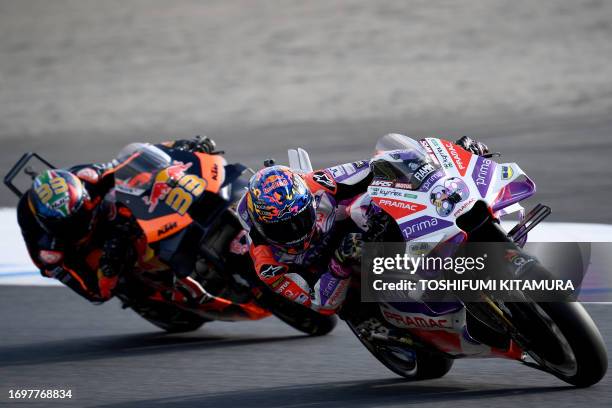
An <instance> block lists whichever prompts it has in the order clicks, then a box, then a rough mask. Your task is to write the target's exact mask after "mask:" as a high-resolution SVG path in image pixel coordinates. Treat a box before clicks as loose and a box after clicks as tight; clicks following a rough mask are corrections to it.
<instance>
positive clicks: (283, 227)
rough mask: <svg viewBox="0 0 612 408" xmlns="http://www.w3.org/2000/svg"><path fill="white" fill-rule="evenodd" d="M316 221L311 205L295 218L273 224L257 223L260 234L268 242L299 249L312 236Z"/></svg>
mask: <svg viewBox="0 0 612 408" xmlns="http://www.w3.org/2000/svg"><path fill="white" fill-rule="evenodd" d="M315 220H316V214H315V208H314V205H313V203H311V204H309V205H307V206H305V207H304V208H303V209H302V211H301V212H299V213H298V214H296V215H295V216H293V217H291V218H289V219H286V220H283V221H278V222H273V223H259V225H258V227H259V230H260V232H261V233H262V234H263V236H264V237H266V238H267V239H268V240H269V241H271V242H273V243H275V244H278V245H282V246H287V247H301V246H303V244H304V243H305V242H307V241H308V239H309V238H310V237H311V236H312V232H313V230H314V226H315Z"/></svg>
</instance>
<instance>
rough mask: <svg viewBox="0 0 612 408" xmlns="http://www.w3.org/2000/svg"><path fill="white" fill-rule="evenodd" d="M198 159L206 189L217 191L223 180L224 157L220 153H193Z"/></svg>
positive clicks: (212, 191)
mask: <svg viewBox="0 0 612 408" xmlns="http://www.w3.org/2000/svg"><path fill="white" fill-rule="evenodd" d="M195 155H196V156H197V157H198V159H199V160H200V167H201V168H202V178H203V179H204V180H206V190H207V191H210V192H211V193H218V192H219V190H220V189H221V185H222V184H223V181H224V180H225V163H226V162H225V159H224V158H223V156H221V155H220V154H206V153H195Z"/></svg>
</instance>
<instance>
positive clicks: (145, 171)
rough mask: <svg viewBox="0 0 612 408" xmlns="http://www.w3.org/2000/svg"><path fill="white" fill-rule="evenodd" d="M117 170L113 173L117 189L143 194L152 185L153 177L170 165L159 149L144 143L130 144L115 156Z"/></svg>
mask: <svg viewBox="0 0 612 408" xmlns="http://www.w3.org/2000/svg"><path fill="white" fill-rule="evenodd" d="M117 160H118V161H119V170H117V172H116V173H115V181H116V185H117V189H118V190H120V191H123V192H127V193H131V194H136V193H140V192H144V191H145V190H146V189H148V188H149V187H150V186H151V184H152V183H153V176H154V175H155V174H156V173H157V172H158V171H159V170H162V169H165V168H167V167H169V166H170V165H171V163H172V159H171V158H170V156H169V155H168V154H167V153H165V152H164V151H162V150H161V149H159V148H157V147H155V146H153V145H151V144H146V143H132V144H130V145H127V146H126V147H124V148H123V149H122V150H121V151H120V152H119V154H118V155H117Z"/></svg>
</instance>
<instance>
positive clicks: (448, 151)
mask: <svg viewBox="0 0 612 408" xmlns="http://www.w3.org/2000/svg"><path fill="white" fill-rule="evenodd" d="M376 151H377V152H376V155H375V156H374V157H373V158H372V160H371V161H370V168H371V171H372V172H373V175H374V178H373V181H372V182H371V184H370V186H369V188H368V191H367V193H365V194H363V195H362V196H360V197H358V198H357V199H355V200H354V201H353V202H352V203H351V204H350V206H349V208H348V211H349V213H350V215H351V217H352V218H353V220H354V221H355V222H356V223H357V225H361V226H362V227H364V228H366V229H367V230H368V231H367V232H366V233H365V234H364V236H365V237H366V241H370V242H403V243H406V244H405V246H406V247H409V246H411V245H412V244H413V243H423V244H424V243H446V242H451V243H454V244H457V245H463V243H470V242H483V243H504V244H502V245H505V246H506V247H509V248H510V250H511V251H514V253H515V255H516V256H518V257H523V256H524V257H528V254H526V253H525V252H524V250H523V249H522V247H523V245H524V244H525V241H526V239H527V232H528V231H530V230H531V229H532V228H533V227H534V226H535V225H536V224H538V223H539V222H540V221H541V220H542V219H543V218H545V217H546V216H547V215H548V214H549V213H550V208H548V207H546V206H543V205H541V204H539V205H538V206H536V207H535V208H534V209H533V210H531V211H530V212H529V213H527V214H525V211H524V209H523V207H522V206H521V205H520V204H519V202H520V201H522V200H525V199H526V198H528V197H530V196H532V195H533V194H534V193H535V184H534V183H533V181H532V180H531V179H529V178H528V177H527V176H526V175H525V173H524V172H523V171H522V170H521V168H520V167H519V166H518V165H517V164H515V163H503V164H498V163H496V162H495V161H494V160H493V159H492V157H493V156H494V155H492V154H489V155H486V156H484V157H481V156H477V155H474V154H472V153H470V152H468V151H466V150H464V149H462V148H461V147H459V146H457V145H455V144H454V143H452V142H449V141H446V140H442V139H437V138H426V139H422V140H420V141H415V140H413V139H410V138H408V137H406V136H403V135H399V134H389V135H386V136H384V137H383V138H381V139H380V140H379V142H378V144H377V146H376ZM299 152H300V154H301V156H304V155H305V156H306V159H307V155H306V154H305V152H303V151H299ZM293 155H294V160H293V161H294V162H299V160H297V161H296V160H295V157H296V156H299V155H298V154H297V153H296V152H295V151H294V153H293ZM290 159H291V153H290ZM301 159H302V161H304V160H303V157H301ZM290 161H291V160H290ZM510 213H518V214H519V217H518V219H519V221H518V223H517V225H516V226H515V227H514V228H512V229H511V230H510V231H509V232H506V231H504V230H503V229H502V228H501V226H500V223H499V219H500V218H501V217H502V216H504V215H507V214H510ZM401 245H404V244H401ZM464 246H465V245H464ZM539 272H540V273H541V272H542V268H539ZM361 283H362V284H363V282H361ZM481 295H482V298H481V299H480V301H477V302H474V301H466V300H462V299H461V298H460V297H453V298H452V299H451V301H444V302H439V301H434V302H431V301H427V300H425V299H426V298H423V299H421V300H419V299H416V301H410V302H388V301H378V302H363V301H362V300H361V297H360V290H359V288H356V290H354V291H352V292H351V293H349V296H348V297H347V300H346V302H345V304H344V306H343V308H342V310H341V313H340V317H341V318H343V319H344V320H345V321H346V322H347V323H348V325H349V327H350V328H351V330H352V331H353V332H354V334H355V335H356V336H357V337H358V338H359V340H360V341H361V342H362V343H363V344H364V346H365V347H366V348H367V349H368V350H369V351H370V352H371V353H372V354H373V355H374V356H375V357H376V358H377V359H378V360H379V361H381V362H382V363H383V364H384V365H385V366H386V367H388V368H389V369H390V370H392V371H393V372H395V373H397V374H399V375H400V376H403V377H405V378H407V379H410V380H422V379H431V378H438V377H442V376H444V375H445V374H446V373H447V372H448V371H449V370H450V368H451V366H452V364H453V360H454V359H457V358H466V357H467V358H469V357H500V358H507V359H514V360H517V361H519V362H521V363H523V364H526V365H529V366H531V367H533V368H537V369H540V370H543V371H546V372H549V373H551V374H553V375H555V376H557V377H558V378H560V379H562V380H563V381H565V382H567V383H570V384H573V385H575V386H579V387H588V386H590V385H593V384H595V383H597V382H598V381H599V380H601V378H602V377H603V376H604V375H605V373H606V370H607V352H606V348H605V343H604V341H603V339H602V337H601V334H600V333H599V330H598V329H597V327H596V325H595V323H594V322H593V320H592V319H591V317H590V316H589V315H588V313H587V312H586V311H585V309H584V308H583V306H582V305H581V304H580V303H578V302H571V301H562V302H560V301H554V302H550V301H547V302H544V301H539V300H532V299H531V298H530V297H529V296H530V295H529V293H523V292H520V291H515V293H510V295H511V298H512V299H514V298H516V299H521V301H516V302H514V301H508V297H507V295H508V293H506V298H504V299H499V298H496V297H495V295H492V294H491V293H484V292H483V293H482V294H481ZM512 296H514V297H512Z"/></svg>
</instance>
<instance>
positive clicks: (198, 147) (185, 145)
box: [172, 136, 217, 154]
mask: <svg viewBox="0 0 612 408" xmlns="http://www.w3.org/2000/svg"><path fill="white" fill-rule="evenodd" d="M216 146H217V145H216V143H215V141H214V140H212V139H211V138H209V137H208V136H204V137H202V136H196V137H194V138H193V139H191V140H177V141H176V142H174V144H173V146H172V147H173V148H174V149H177V150H185V151H189V152H199V153H209V154H210V153H213V152H214V151H215V147H216Z"/></svg>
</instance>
